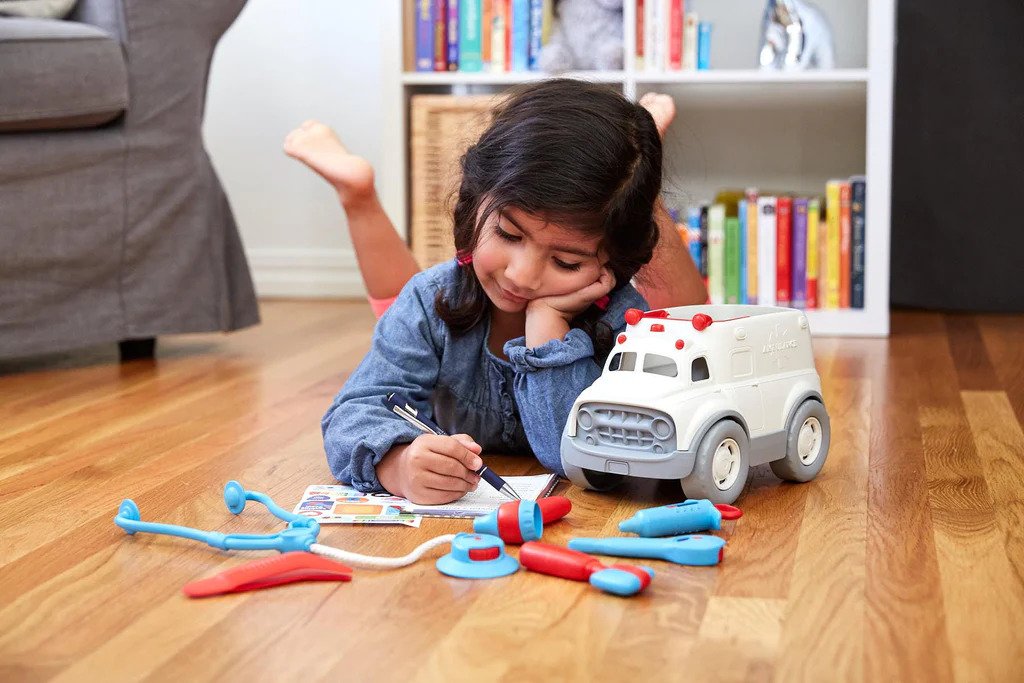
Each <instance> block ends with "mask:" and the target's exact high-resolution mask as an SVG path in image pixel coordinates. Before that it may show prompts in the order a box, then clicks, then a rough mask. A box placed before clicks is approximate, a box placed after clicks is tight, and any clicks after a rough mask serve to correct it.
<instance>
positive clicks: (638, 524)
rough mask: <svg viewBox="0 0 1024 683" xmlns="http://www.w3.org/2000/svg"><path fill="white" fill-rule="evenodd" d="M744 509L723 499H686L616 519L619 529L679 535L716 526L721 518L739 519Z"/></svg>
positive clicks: (716, 528) (719, 526)
mask: <svg viewBox="0 0 1024 683" xmlns="http://www.w3.org/2000/svg"><path fill="white" fill-rule="evenodd" d="M742 516H743V512H742V511H741V510H740V509H739V508H736V507H733V506H732V505H726V504H725V503H718V504H717V505H716V504H712V502H711V501H709V500H687V501H683V502H682V503H674V504H672V505H663V506H661V507H657V508H648V509H646V510H640V511H639V512H637V513H636V514H635V515H633V516H632V517H630V518H629V519H627V520H625V521H624V522H620V523H619V531H625V532H627V533H632V534H636V535H638V536H644V537H647V538H650V537H654V536H678V535H680V534H692V533H694V532H696V531H708V530H718V529H721V528H722V520H723V519H739V518H740V517H742Z"/></svg>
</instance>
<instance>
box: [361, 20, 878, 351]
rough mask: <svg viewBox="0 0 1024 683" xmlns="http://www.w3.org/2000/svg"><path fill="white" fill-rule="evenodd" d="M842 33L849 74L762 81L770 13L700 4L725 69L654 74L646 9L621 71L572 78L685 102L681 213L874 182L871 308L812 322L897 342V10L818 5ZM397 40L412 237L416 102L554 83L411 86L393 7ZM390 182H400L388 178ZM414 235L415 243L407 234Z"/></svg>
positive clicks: (502, 79) (769, 75)
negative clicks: (645, 42)
mask: <svg viewBox="0 0 1024 683" xmlns="http://www.w3.org/2000/svg"><path fill="white" fill-rule="evenodd" d="M815 4H817V5H818V6H819V7H821V9H822V10H823V11H824V12H825V13H826V15H828V17H829V20H830V22H831V23H832V26H833V32H834V34H835V46H836V64H837V66H836V68H835V69H831V70H827V71H807V72H786V73H781V72H763V71H760V70H758V69H757V68H756V56H757V39H758V33H759V31H760V22H761V12H762V10H763V7H764V3H763V2H762V0H733V1H732V2H728V3H721V2H717V1H716V0H689V1H688V5H687V6H688V8H689V9H690V10H692V11H696V12H698V14H700V16H701V19H702V20H703V19H706V20H709V21H711V22H712V23H713V25H714V32H713V37H712V56H711V69H709V70H707V71H699V72H695V71H688V72H677V71H668V72H653V71H648V70H644V69H642V68H637V65H636V64H635V63H634V59H633V54H634V52H635V49H634V36H635V34H636V31H635V23H634V22H635V20H636V18H635V16H634V14H635V13H634V7H635V3H634V2H632V1H631V0H626V2H625V36H624V38H625V40H624V42H625V64H624V69H623V70H621V71H599V72H593V71H591V72H575V73H568V74H559V75H560V76H568V77H574V78H583V79H587V80H591V81H595V82H601V83H608V84H611V85H618V86H620V87H621V88H622V92H623V94H624V95H625V96H626V97H629V98H631V99H637V98H639V97H641V96H642V95H643V94H644V93H646V92H650V91H659V92H665V93H668V94H670V95H672V97H673V98H674V99H675V101H676V107H677V111H678V115H677V118H676V122H675V123H674V124H673V126H672V127H671V128H670V130H669V134H668V136H667V138H666V140H665V194H666V199H667V200H668V202H669V204H670V205H673V204H675V205H679V206H682V205H685V204H688V203H692V202H694V201H700V200H704V199H710V198H711V197H713V193H714V192H715V191H716V190H718V189H721V188H725V187H738V188H742V187H747V186H754V187H760V188H764V189H766V190H772V189H775V190H782V191H791V192H795V193H807V194H817V195H823V194H824V189H825V182H826V181H827V180H828V179H829V178H833V177H846V176H850V175H857V174H863V175H866V176H867V179H868V180H867V202H866V207H865V211H866V217H865V218H866V220H865V223H866V235H865V275H864V277H865V293H864V300H865V308H864V309H849V310H845V309H844V310H810V311H807V314H808V318H809V320H810V323H811V330H812V332H813V333H814V334H815V335H816V336H867V337H883V336H887V335H888V334H889V225H890V187H891V165H892V111H893V106H892V102H893V98H892V88H893V56H894V50H895V19H896V12H895V0H867V2H865V3H850V2H847V1H845V0H817V2H816V3H815ZM388 5H389V9H388V10H386V11H385V12H384V16H383V20H384V25H383V26H382V30H383V31H384V35H387V36H393V39H392V40H393V42H394V44H396V46H397V48H398V49H396V50H395V52H394V54H392V55H389V56H388V57H386V59H385V65H384V69H385V73H384V74H382V75H383V77H384V78H383V81H384V83H385V84H390V85H389V87H388V92H386V93H385V96H386V102H387V103H391V104H393V106H387V107H385V109H386V111H388V115H387V116H388V120H387V121H385V124H386V125H387V127H388V129H389V130H394V131H395V134H393V135H389V136H387V139H386V141H385V142H384V144H385V154H384V158H385V164H384V168H382V169H380V170H381V176H380V177H387V178H388V179H389V181H390V180H391V179H400V180H401V182H400V183H390V182H389V185H388V186H387V187H384V186H383V185H382V187H381V194H382V200H383V201H384V205H385V208H386V209H387V210H388V212H389V214H390V215H391V216H393V217H394V218H395V222H396V224H397V225H398V226H400V229H404V230H406V231H407V229H408V217H409V207H408V206H407V203H408V200H407V197H408V187H407V184H408V177H409V174H408V148H409V141H408V130H407V118H408V117H407V114H408V111H407V108H408V103H409V98H410V97H411V96H412V95H414V94H417V93H427V92H452V93H457V94H470V93H489V92H500V91H501V90H502V89H503V88H505V87H507V86H509V85H512V84H516V83H523V82H529V81H535V80H541V79H544V78H549V77H550V76H551V74H544V73H534V72H529V73H500V74H494V73H407V72H403V70H402V63H403V60H402V54H401V36H402V14H401V6H402V3H399V2H395V3H388ZM385 174H386V175H385ZM406 234H408V233H407V232H406Z"/></svg>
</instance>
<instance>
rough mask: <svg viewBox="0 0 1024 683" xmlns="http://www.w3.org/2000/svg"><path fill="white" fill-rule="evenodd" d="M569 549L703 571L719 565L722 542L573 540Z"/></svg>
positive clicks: (695, 539)
mask: <svg viewBox="0 0 1024 683" xmlns="http://www.w3.org/2000/svg"><path fill="white" fill-rule="evenodd" d="M569 547H570V548H572V549H573V550H579V551H581V552H584V553H597V554H598V555H612V556H614V557H650V558H654V559H658V560H665V561H667V562H675V563H676V564H685V565H690V566H694V567H704V566H710V565H715V564H718V563H719V562H721V561H722V555H723V553H724V551H725V541H723V540H722V539H720V538H718V537H717V536H701V535H697V534H695V535H692V536H676V537H674V538H636V537H634V536H622V537H619V538H574V539H572V540H571V541H569Z"/></svg>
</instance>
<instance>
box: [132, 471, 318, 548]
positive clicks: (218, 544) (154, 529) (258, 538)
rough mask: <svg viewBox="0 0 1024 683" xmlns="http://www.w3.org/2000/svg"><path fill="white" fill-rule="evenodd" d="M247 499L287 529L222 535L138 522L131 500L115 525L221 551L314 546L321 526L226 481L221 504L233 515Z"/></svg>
mask: <svg viewBox="0 0 1024 683" xmlns="http://www.w3.org/2000/svg"><path fill="white" fill-rule="evenodd" d="M247 500H254V501H256V502H258V503H262V504H263V505H265V506H266V507H267V509H268V510H269V511H270V512H271V514H273V515H274V516H275V517H277V518H278V519H281V520H283V521H285V522H288V527H287V528H286V529H285V530H284V531H279V532H277V533H276V534H222V533H219V532H217V531H201V530H199V529H192V528H190V527H186V526H177V525H174V524H157V523H155V522H143V521H140V520H141V519H142V517H141V515H140V514H139V507H138V506H137V505H136V504H135V502H134V501H133V500H131V499H130V498H125V499H124V500H123V501H121V507H120V508H118V510H117V516H116V517H114V523H115V524H117V525H118V526H119V527H121V528H122V529H124V530H125V531H126V532H127V533H128V534H135V533H138V532H140V531H142V532H144V533H150V534H164V535H167V536H180V537H182V538H191V539H192V540H195V541H202V542H203V543H206V544H208V545H211V546H213V547H214V548H220V549H221V550H278V551H280V552H282V553H286V552H291V551H296V550H305V551H308V550H310V548H311V547H312V546H313V544H315V543H316V537H317V535H318V534H319V533H320V525H319V524H318V523H317V521H316V520H315V519H312V518H310V517H304V516H302V515H296V514H293V513H291V512H288V511H287V510H285V509H283V508H280V507H278V506H277V505H276V504H275V503H274V501H272V500H271V499H270V497H269V496H267V495H265V494H262V493H256V492H255V491H246V490H245V489H244V488H242V485H241V484H239V483H238V482H237V481H229V482H228V483H227V484H225V485H224V504H225V505H227V507H228V510H230V511H231V512H232V513H234V514H236V515H237V514H239V513H240V512H242V510H244V509H245V501H247Z"/></svg>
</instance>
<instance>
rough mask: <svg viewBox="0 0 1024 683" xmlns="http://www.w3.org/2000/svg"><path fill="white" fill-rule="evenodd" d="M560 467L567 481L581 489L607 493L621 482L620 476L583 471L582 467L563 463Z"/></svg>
mask: <svg viewBox="0 0 1024 683" xmlns="http://www.w3.org/2000/svg"><path fill="white" fill-rule="evenodd" d="M562 467H563V468H564V469H565V476H566V477H567V478H568V479H569V481H571V482H572V483H573V484H575V485H576V486H579V487H580V488H581V489H590V490H591V491H609V490H611V489H613V488H615V487H616V486H618V485H619V484H620V483H621V482H622V475H621V474H610V473H608V472H597V471H595V470H585V469H583V468H582V467H576V466H575V465H570V464H569V463H567V462H564V461H563V462H562Z"/></svg>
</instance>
